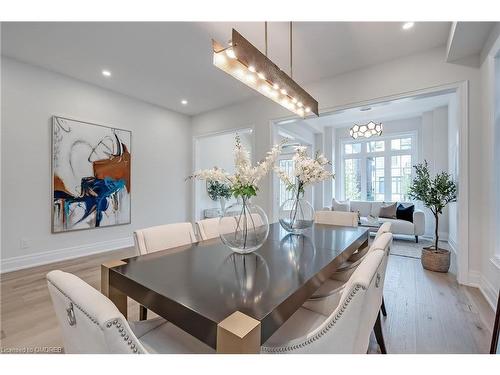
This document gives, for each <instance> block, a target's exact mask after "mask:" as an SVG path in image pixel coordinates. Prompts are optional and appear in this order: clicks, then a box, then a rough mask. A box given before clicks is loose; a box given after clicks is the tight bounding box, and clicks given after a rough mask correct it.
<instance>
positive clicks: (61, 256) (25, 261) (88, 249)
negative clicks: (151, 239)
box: [0, 237, 134, 273]
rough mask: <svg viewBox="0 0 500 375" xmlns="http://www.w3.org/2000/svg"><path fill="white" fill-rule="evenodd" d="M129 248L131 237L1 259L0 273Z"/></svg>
mask: <svg viewBox="0 0 500 375" xmlns="http://www.w3.org/2000/svg"><path fill="white" fill-rule="evenodd" d="M130 246H134V238H133V237H125V238H119V239H116V240H110V241H102V242H96V243H93V244H87V245H79V246H73V247H67V248H64V249H57V250H49V251H44V252H42V253H37V254H30V255H22V256H18V257H13V258H7V259H2V260H1V262H0V273H5V272H11V271H17V270H21V269H24V268H30V267H34V266H41V265H44V264H49V263H54V262H59V261H62V260H69V259H74V258H79V257H83V256H86V255H93V254H99V253H104V252H106V251H111V250H117V249H122V248H125V247H130Z"/></svg>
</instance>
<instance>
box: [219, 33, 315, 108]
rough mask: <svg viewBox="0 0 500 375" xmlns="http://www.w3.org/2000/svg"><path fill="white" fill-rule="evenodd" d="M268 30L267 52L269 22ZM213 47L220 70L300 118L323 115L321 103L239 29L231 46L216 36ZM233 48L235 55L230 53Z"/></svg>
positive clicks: (233, 37)
mask: <svg viewBox="0 0 500 375" xmlns="http://www.w3.org/2000/svg"><path fill="white" fill-rule="evenodd" d="M265 33H266V52H267V25H266V29H265ZM290 41H291V26H290ZM212 49H213V53H214V56H213V57H214V65H215V66H216V67H218V68H219V69H221V70H223V71H224V72H226V73H228V74H230V75H231V76H233V77H234V78H236V79H238V80H239V81H241V82H243V83H245V84H246V85H247V86H249V87H251V88H252V89H254V90H256V91H257V92H259V93H261V94H263V95H264V96H266V97H268V98H269V99H271V100H273V101H274V102H276V103H278V104H280V105H282V106H283V107H285V108H287V109H288V110H290V111H292V112H293V113H295V114H296V115H298V116H300V117H306V116H307V115H309V114H311V113H314V114H315V115H317V116H319V110H318V102H317V101H316V100H315V99H314V98H313V97H312V96H311V95H309V93H307V92H306V91H305V90H304V89H303V88H302V87H301V86H300V85H299V84H298V83H297V82H295V81H294V80H293V79H292V78H291V77H290V76H289V75H288V74H286V73H285V72H284V71H282V70H281V69H280V68H279V67H278V66H277V65H276V64H275V63H273V62H272V61H271V60H270V59H269V58H268V57H267V56H266V55H265V54H263V53H262V52H260V51H259V49H258V48H256V47H255V46H254V45H253V44H252V43H250V42H249V41H248V40H246V39H245V38H244V37H243V36H242V35H241V34H240V33H238V32H237V31H236V30H235V29H232V39H231V43H230V45H229V46H227V47H224V46H223V45H221V44H220V43H219V42H217V41H215V40H213V39H212ZM229 49H231V50H232V53H231V56H232V57H228V56H229V55H227V52H228V50H229ZM291 57H292V56H291V50H290V58H291ZM291 66H292V65H291V61H290V67H291Z"/></svg>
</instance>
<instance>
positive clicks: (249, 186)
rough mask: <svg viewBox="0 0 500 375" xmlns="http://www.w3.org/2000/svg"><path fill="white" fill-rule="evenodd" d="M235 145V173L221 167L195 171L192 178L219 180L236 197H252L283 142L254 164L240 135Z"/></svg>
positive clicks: (274, 160) (271, 166)
mask: <svg viewBox="0 0 500 375" xmlns="http://www.w3.org/2000/svg"><path fill="white" fill-rule="evenodd" d="M235 141H236V142H235V147H234V166H235V172H234V174H229V173H227V172H226V171H224V170H223V169H221V168H218V167H214V168H212V169H204V170H200V171H197V172H195V173H194V174H193V175H192V176H190V178H196V179H199V180H207V181H217V182H220V183H223V184H226V185H227V186H229V188H230V189H231V193H232V195H234V196H235V197H236V198H238V197H242V198H250V197H252V196H255V195H257V191H258V190H259V183H260V181H261V180H262V178H264V177H265V176H266V174H267V173H269V171H270V170H271V169H272V168H273V166H274V163H275V162H276V160H277V159H278V156H279V155H280V153H281V148H282V146H281V144H279V145H274V146H273V147H272V148H271V151H269V152H268V153H267V155H266V157H265V159H264V160H262V161H260V162H258V163H257V165H256V166H252V162H251V160H250V153H249V152H248V150H247V149H246V148H245V147H244V146H243V145H242V144H241V140H240V137H239V136H238V135H236V137H235Z"/></svg>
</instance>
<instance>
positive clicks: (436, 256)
mask: <svg viewBox="0 0 500 375" xmlns="http://www.w3.org/2000/svg"><path fill="white" fill-rule="evenodd" d="M421 259H422V266H423V267H424V268H425V269H426V270H429V271H434V272H444V273H446V272H448V270H449V269H450V252H449V251H448V250H445V249H437V250H435V249H434V248H429V247H424V248H423V249H422V258H421Z"/></svg>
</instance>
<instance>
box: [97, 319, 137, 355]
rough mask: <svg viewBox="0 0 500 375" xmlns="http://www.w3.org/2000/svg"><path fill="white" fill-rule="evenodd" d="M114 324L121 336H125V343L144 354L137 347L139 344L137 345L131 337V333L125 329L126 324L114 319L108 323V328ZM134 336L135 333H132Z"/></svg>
mask: <svg viewBox="0 0 500 375" xmlns="http://www.w3.org/2000/svg"><path fill="white" fill-rule="evenodd" d="M113 326H114V327H115V328H116V329H117V330H118V333H119V334H120V336H121V337H123V341H125V343H126V344H127V346H128V347H129V348H130V350H131V351H132V352H133V353H138V354H142V352H140V351H139V350H138V349H137V346H136V344H135V342H134V341H133V340H132V339H131V338H130V337H131V334H129V333H128V332H127V330H126V329H125V325H123V326H122V324H121V323H119V322H118V320H113V323H111V322H108V323H107V324H106V327H107V328H111V327H113ZM132 337H133V335H132Z"/></svg>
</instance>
